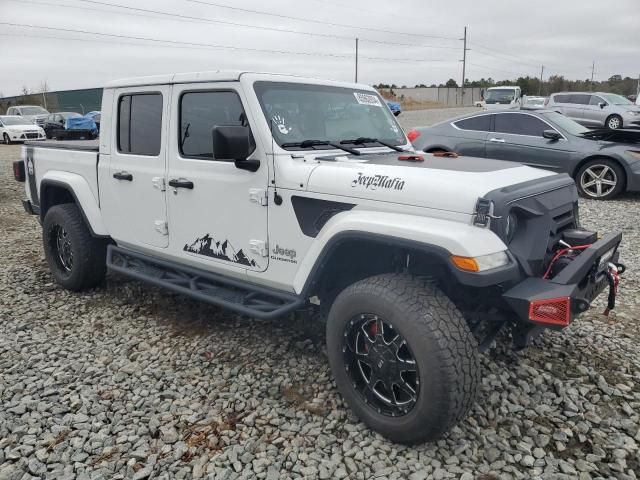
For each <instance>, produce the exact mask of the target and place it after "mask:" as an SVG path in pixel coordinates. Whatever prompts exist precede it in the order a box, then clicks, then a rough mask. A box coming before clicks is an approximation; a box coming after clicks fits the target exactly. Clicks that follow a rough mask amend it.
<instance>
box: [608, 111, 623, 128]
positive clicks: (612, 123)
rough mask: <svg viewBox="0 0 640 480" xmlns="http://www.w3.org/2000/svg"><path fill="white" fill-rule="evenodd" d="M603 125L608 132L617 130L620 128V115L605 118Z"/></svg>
mask: <svg viewBox="0 0 640 480" xmlns="http://www.w3.org/2000/svg"><path fill="white" fill-rule="evenodd" d="M605 125H606V126H607V128H608V129H610V130H617V129H619V128H622V117H621V116H620V115H611V116H610V117H608V118H607V121H606V122H605Z"/></svg>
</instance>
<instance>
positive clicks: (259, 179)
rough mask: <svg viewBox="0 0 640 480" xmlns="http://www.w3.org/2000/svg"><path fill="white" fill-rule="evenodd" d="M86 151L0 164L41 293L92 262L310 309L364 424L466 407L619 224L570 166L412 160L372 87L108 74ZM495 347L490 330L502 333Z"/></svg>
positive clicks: (427, 425) (267, 306)
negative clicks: (591, 214) (589, 226)
mask: <svg viewBox="0 0 640 480" xmlns="http://www.w3.org/2000/svg"><path fill="white" fill-rule="evenodd" d="M101 128H102V131H101V133H100V140H99V145H97V144H92V143H88V142H84V143H83V142H75V143H62V142H38V143H33V144H27V145H25V146H24V147H23V159H22V160H21V161H19V162H16V163H15V164H14V174H15V176H16V179H17V180H21V181H25V182H26V197H27V198H26V199H25V200H24V207H25V209H26V210H27V212H29V213H32V214H34V215H38V216H39V218H40V220H41V222H42V226H43V243H44V250H45V253H46V257H47V260H48V263H49V266H50V268H51V271H52V273H53V276H54V277H55V279H56V281H57V282H58V283H59V284H61V285H62V286H63V287H65V288H68V289H71V290H80V289H83V288H90V287H94V286H96V285H98V284H99V283H100V282H102V281H103V279H104V276H105V271H106V269H107V268H109V269H111V270H114V271H116V272H120V273H122V274H125V275H130V276H132V277H134V278H137V279H140V280H143V281H147V282H151V283H153V284H156V285H160V286H164V287H166V288H168V289H171V290H173V291H176V292H180V293H182V294H185V295H188V296H191V297H194V298H196V299H199V300H203V301H206V302H210V303H212V304H214V305H218V306H221V307H224V308H228V309H231V310H234V311H236V312H239V313H241V314H244V315H248V316H251V317H255V318H259V319H270V318H274V317H278V316H284V315H289V314H292V313H294V312H295V313H300V312H303V313H304V314H307V315H313V318H318V319H320V318H322V317H323V316H325V317H326V341H327V350H328V355H329V362H330V365H331V369H332V372H333V375H334V378H335V381H336V384H337V387H338V389H339V391H340V392H341V394H342V395H343V397H344V398H345V400H346V401H347V403H348V404H349V405H350V407H351V408H352V409H353V410H354V411H355V413H356V414H357V415H358V417H359V418H360V419H362V420H363V421H364V422H365V423H366V424H367V425H369V426H370V427H371V428H373V429H375V430H377V431H378V432H380V433H382V434H383V435H385V436H387V437H388V438H390V439H392V440H394V441H398V442H404V443H414V442H419V441H424V440H433V439H436V438H438V437H439V436H441V435H442V434H444V433H445V432H446V431H447V430H448V429H450V428H451V427H452V426H453V425H454V424H455V423H456V422H458V421H459V420H460V419H462V418H463V417H464V416H465V415H466V413H467V412H468V411H469V408H470V407H471V406H472V404H473V402H474V400H475V398H476V390H477V387H478V383H479V380H480V371H479V361H478V356H479V352H481V351H483V350H484V349H486V348H487V347H488V346H489V345H490V344H491V343H492V342H493V341H494V339H495V338H496V335H497V333H498V332H499V331H500V330H502V329H509V330H510V332H511V336H512V338H513V342H514V344H515V346H516V347H524V346H526V345H527V344H528V343H530V341H531V339H532V338H533V337H535V336H536V335H537V334H538V333H540V332H541V331H542V330H543V329H545V328H553V329H560V328H563V327H566V326H567V325H569V323H570V322H571V321H572V320H573V319H574V317H575V316H576V315H577V314H579V313H580V312H583V311H585V310H587V309H588V308H589V306H590V304H591V301H592V300H593V299H594V298H595V297H596V296H597V295H598V294H600V293H601V292H602V291H603V290H605V289H607V288H608V291H609V307H610V308H612V307H613V306H614V303H615V292H616V287H617V282H618V275H619V274H620V273H621V270H622V269H623V266H622V265H621V264H619V263H618V253H617V248H618V245H619V243H620V240H621V234H620V233H612V234H608V235H605V236H603V237H602V238H600V239H598V237H597V235H596V233H593V232H590V231H587V230H585V229H582V228H581V227H580V225H579V221H578V207H577V201H578V197H577V193H576V188H575V185H574V182H573V180H572V179H571V178H569V177H568V176H567V175H556V174H553V173H549V172H547V171H544V170H538V169H534V168H531V167H527V166H522V165H519V164H517V163H513V162H502V161H493V160H486V159H480V158H464V157H457V156H455V154H453V155H452V154H449V155H448V156H438V155H431V154H425V155H417V154H416V153H415V152H413V151H412V150H411V144H410V143H409V141H408V140H407V138H406V136H405V134H404V132H403V130H402V129H401V128H400V126H399V125H398V123H397V122H396V119H395V118H394V116H393V115H392V114H391V112H390V111H389V109H388V108H387V107H386V106H385V103H384V100H382V98H381V97H380V96H379V95H378V94H377V92H376V91H375V90H374V89H372V88H370V87H367V86H363V85H357V84H349V83H338V82H331V81H320V80H315V79H305V78H299V77H292V76H283V75H274V74H257V73H246V72H243V73H239V72H234V73H229V72H207V73H194V74H171V75H164V76H156V77H145V78H136V79H128V80H121V81H116V82H113V83H111V84H109V85H107V87H106V88H105V89H104V96H103V101H102V127H101ZM501 338H502V337H501Z"/></svg>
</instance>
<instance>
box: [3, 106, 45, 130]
mask: <svg viewBox="0 0 640 480" xmlns="http://www.w3.org/2000/svg"><path fill="white" fill-rule="evenodd" d="M7 115H16V116H19V117H23V118H25V119H26V120H29V122H30V123H35V124H36V125H40V126H41V127H42V126H44V122H45V120H46V119H47V117H48V116H49V112H48V111H47V110H46V109H44V108H42V107H41V106H39V105H16V106H14V107H9V108H8V109H7Z"/></svg>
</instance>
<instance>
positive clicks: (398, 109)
mask: <svg viewBox="0 0 640 480" xmlns="http://www.w3.org/2000/svg"><path fill="white" fill-rule="evenodd" d="M386 102H387V106H388V107H389V110H391V113H393V114H394V115H395V116H396V117H397V116H398V115H400V114H401V113H402V106H401V105H400V102H392V101H390V100H386Z"/></svg>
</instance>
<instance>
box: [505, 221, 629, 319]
mask: <svg viewBox="0 0 640 480" xmlns="http://www.w3.org/2000/svg"><path fill="white" fill-rule="evenodd" d="M621 240H622V233H620V232H618V233H612V234H608V235H606V236H604V237H603V238H602V239H600V240H598V241H597V242H596V243H594V244H593V245H591V246H590V247H589V248H587V249H585V250H584V251H583V252H582V253H581V254H580V255H578V256H577V257H576V258H575V260H573V262H571V263H570V264H569V265H568V266H567V267H565V268H564V269H563V270H562V271H560V273H558V274H557V275H556V276H555V277H553V278H552V279H549V280H547V279H543V278H537V277H530V278H527V279H525V280H523V281H522V282H520V283H518V284H517V285H515V286H513V287H512V288H511V289H509V290H507V291H506V292H505V293H503V295H502V296H503V298H504V300H505V301H506V302H507V304H509V306H510V307H511V308H512V309H513V311H514V312H515V313H516V314H517V316H518V317H519V318H520V319H521V320H522V321H524V322H526V323H529V324H533V325H542V326H544V327H549V328H556V329H558V328H563V327H565V326H566V324H560V323H558V324H551V323H546V322H540V321H536V320H532V319H531V318H530V313H531V312H530V307H531V305H532V302H539V301H544V300H548V299H562V298H568V299H569V302H570V309H569V314H568V322H567V324H568V323H570V322H571V321H573V319H574V318H575V316H576V315H578V314H580V313H582V312H584V311H586V310H587V309H588V308H589V306H590V305H591V302H592V301H593V300H594V299H595V298H596V297H597V296H598V295H600V293H602V291H603V290H604V289H605V288H607V287H608V286H609V279H608V277H607V271H608V270H607V268H608V267H607V265H608V263H609V262H611V263H614V264H616V263H617V262H618V246H619V245H620V241H621ZM605 257H606V258H605Z"/></svg>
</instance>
